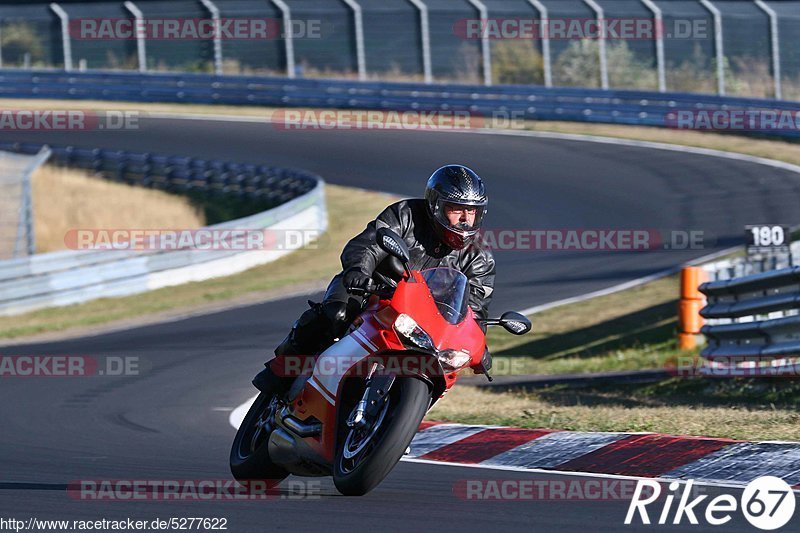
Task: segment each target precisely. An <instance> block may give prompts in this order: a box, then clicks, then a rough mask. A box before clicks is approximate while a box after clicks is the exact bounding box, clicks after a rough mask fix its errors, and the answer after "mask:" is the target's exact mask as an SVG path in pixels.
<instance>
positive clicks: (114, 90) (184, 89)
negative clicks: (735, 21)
mask: <svg viewBox="0 0 800 533" xmlns="http://www.w3.org/2000/svg"><path fill="white" fill-rule="evenodd" d="M0 98H57V99H70V100H81V99H91V100H118V101H131V102H181V103H193V104H226V105H256V106H288V107H300V106H302V107H321V108H343V109H380V110H414V111H434V110H435V111H440V110H447V111H469V112H471V113H475V114H476V115H481V116H484V117H487V118H491V117H493V116H494V114H495V113H501V114H504V115H503V116H507V115H509V114H512V115H511V116H512V117H513V118H527V119H535V120H569V121H579V122H597V123H608V124H627V125H640V126H661V127H668V126H670V125H672V124H673V121H674V120H675V113H676V112H677V111H685V110H693V111H697V110H724V111H732V110H753V111H755V110H758V111H787V112H789V113H791V114H792V116H794V117H797V113H800V102H788V101H779V100H768V99H759V98H733V97H722V96H713V95H702V94H695V93H658V92H650V91H626V90H600V89H580V88H568V87H557V88H546V87H540V86H519V85H501V86H493V87H486V86H482V85H451V84H423V83H396V82H358V81H351V80H315V79H289V78H277V77H253V76H214V75H208V74H161V73H152V74H140V73H122V72H97V71H95V72H80V73H76V72H69V73H67V72H63V71H50V70H36V71H31V70H9V69H4V70H2V71H0ZM795 126H796V121H795ZM756 133H759V134H763V135H770V136H777V137H785V138H794V137H800V128H799V127H782V128H780V129H770V130H762V131H759V132H756Z"/></svg>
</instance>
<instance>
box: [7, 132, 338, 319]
mask: <svg viewBox="0 0 800 533" xmlns="http://www.w3.org/2000/svg"><path fill="white" fill-rule="evenodd" d="M38 147H39V145H34V144H20V143H15V144H1V143H0V150H12V151H17V152H21V153H28V152H34V153H35V152H36V151H37V150H38ZM51 148H52V153H53V156H54V157H53V158H54V160H55V161H56V162H58V163H63V164H71V165H73V166H80V167H82V168H91V169H95V170H96V171H99V172H101V173H104V174H105V173H108V174H107V175H108V176H109V177H111V178H112V179H122V180H124V181H127V182H128V183H138V184H142V185H149V186H154V187H160V188H164V189H168V190H176V191H177V190H192V189H199V190H204V191H207V192H208V193H209V194H226V195H237V196H242V195H244V196H248V197H254V198H261V199H267V200H268V201H269V203H270V205H272V206H273V207H271V208H270V209H267V210H265V211H263V212H260V213H256V214H254V215H250V216H247V217H244V218H240V219H237V220H233V221H228V222H225V223H222V224H217V225H214V226H210V227H208V228H204V229H210V230H224V229H238V230H244V229H271V230H295V231H298V230H300V231H303V230H313V231H315V232H318V233H322V232H324V231H325V230H326V229H327V212H326V207H325V194H324V183H323V181H322V180H321V179H320V178H318V177H317V176H314V175H312V174H309V173H306V172H303V171H300V170H291V169H280V168H276V167H267V166H258V165H240V164H234V163H226V162H218V161H211V162H208V161H202V160H198V159H193V158H179V157H165V156H159V155H154V154H140V153H130V152H124V153H121V154H120V153H118V152H112V151H104V150H87V149H80V148H74V147H51ZM289 251H291V250H290V249H281V248H280V247H276V248H275V249H256V250H197V249H178V250H170V251H164V250H160V251H159V250H149V251H122V250H108V251H83V250H67V251H59V252H53V253H46V254H38V255H34V256H31V257H26V258H20V259H11V260H7V261H0V316H2V315H13V314H19V313H23V312H27V311H32V310H36V309H41V308H44V307H51V306H60V305H70V304H75V303H81V302H86V301H89V300H93V299H97V298H105V297H118V296H126V295H130V294H137V293H141V292H145V291H148V290H153V289H157V288H161V287H166V286H170V285H177V284H180V283H186V282H190V281H200V280H204V279H208V278H212V277H217V276H224V275H230V274H234V273H237V272H241V271H243V270H246V269H248V268H252V267H253V266H256V265H260V264H264V263H268V262H270V261H274V260H275V259H277V258H279V257H281V256H282V255H285V254H286V253H289Z"/></svg>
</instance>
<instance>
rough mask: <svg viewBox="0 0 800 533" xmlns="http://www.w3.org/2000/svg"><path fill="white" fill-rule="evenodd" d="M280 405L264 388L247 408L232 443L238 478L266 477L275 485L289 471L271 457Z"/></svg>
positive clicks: (266, 479) (232, 453)
mask: <svg viewBox="0 0 800 533" xmlns="http://www.w3.org/2000/svg"><path fill="white" fill-rule="evenodd" d="M277 409H278V400H277V398H276V397H275V396H274V395H273V394H271V393H270V392H262V393H261V394H259V395H258V397H257V398H256V401H255V402H253V405H252V406H250V410H249V411H247V415H246V416H245V417H244V420H243V421H242V425H241V426H240V427H239V431H237V432H236V437H235V438H234V439H233V446H232V447H231V459H230V463H231V473H232V474H233V477H234V478H236V480H237V481H249V480H264V481H266V482H267V484H268V485H271V486H275V485H277V484H278V483H280V482H281V481H282V480H283V479H284V478H286V476H288V475H289V473H288V472H287V471H286V470H284V469H283V468H281V467H280V466H278V465H276V464H275V463H273V462H272V460H271V459H270V458H269V451H268V446H267V444H268V441H269V436H270V435H271V434H272V430H273V429H275V426H274V419H275V412H276V411H277Z"/></svg>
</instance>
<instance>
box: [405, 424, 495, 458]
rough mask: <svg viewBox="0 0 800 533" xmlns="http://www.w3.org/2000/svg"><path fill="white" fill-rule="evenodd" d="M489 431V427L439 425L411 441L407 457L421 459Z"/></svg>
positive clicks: (422, 432)
mask: <svg viewBox="0 0 800 533" xmlns="http://www.w3.org/2000/svg"><path fill="white" fill-rule="evenodd" d="M485 429H487V426H466V425H463V424H439V425H436V426H431V427H429V428H428V429H426V430H424V431H420V432H419V433H417V435H416V436H415V437H414V440H412V441H411V453H410V454H409V455H407V456H406V457H419V456H420V455H425V454H426V453H430V452H432V451H433V450H437V449H439V448H441V447H442V446H447V445H448V444H452V443H454V442H457V441H460V440H461V439H466V438H467V437H471V436H472V435H474V434H476V433H480V432H481V431H483V430H485Z"/></svg>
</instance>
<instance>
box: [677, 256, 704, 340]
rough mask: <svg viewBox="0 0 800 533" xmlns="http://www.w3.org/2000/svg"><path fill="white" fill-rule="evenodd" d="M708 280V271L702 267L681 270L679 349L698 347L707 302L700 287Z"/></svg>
mask: <svg viewBox="0 0 800 533" xmlns="http://www.w3.org/2000/svg"><path fill="white" fill-rule="evenodd" d="M707 280H708V275H707V274H706V271H705V270H703V269H702V268H700V267H686V268H684V269H683V270H681V299H680V301H679V302H678V348H679V349H681V350H691V349H693V348H695V347H696V346H697V335H698V334H699V333H700V328H701V327H703V322H704V320H703V317H701V316H700V310H701V309H702V308H703V307H705V305H706V300H705V296H703V293H701V292H700V290H699V289H700V285H701V284H702V283H705V282H706V281H707Z"/></svg>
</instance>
